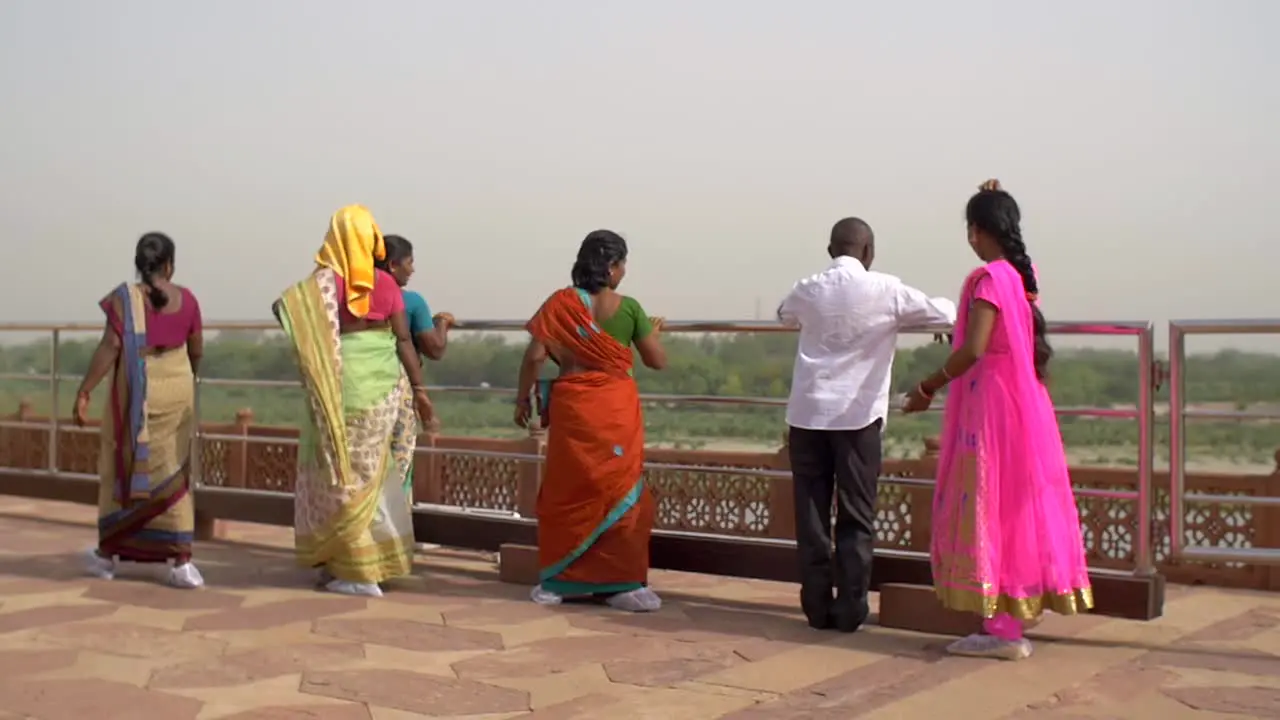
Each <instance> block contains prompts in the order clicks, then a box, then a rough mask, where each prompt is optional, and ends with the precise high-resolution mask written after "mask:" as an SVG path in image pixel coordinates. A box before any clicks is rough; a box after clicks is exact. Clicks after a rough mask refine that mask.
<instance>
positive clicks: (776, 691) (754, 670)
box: [0, 497, 1280, 720]
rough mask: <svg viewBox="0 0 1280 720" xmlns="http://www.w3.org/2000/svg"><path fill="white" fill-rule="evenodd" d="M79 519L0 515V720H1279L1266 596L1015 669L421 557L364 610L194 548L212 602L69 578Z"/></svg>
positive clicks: (723, 602) (241, 535)
mask: <svg viewBox="0 0 1280 720" xmlns="http://www.w3.org/2000/svg"><path fill="white" fill-rule="evenodd" d="M92 521H93V511H92V510H91V509H90V508H87V507H80V506H74V505H67V504H60V503H48V502H37V501H30V500H25V499H18V498H10V497H5V498H0V718H38V719H39V720H85V719H86V718H93V719H94V720H117V719H119V720H126V719H127V720H137V719H138V718H146V719H147V720H152V719H154V720H193V719H199V720H205V719H212V718H226V719H228V720H230V719H235V720H268V719H271V718H275V719H281V720H283V719H286V718H292V719H297V720H301V719H302V718H312V719H315V720H409V719H410V718H423V717H434V718H441V717H443V718H453V719H454V720H463V719H466V720H482V719H483V720H507V719H514V718H520V719H521V720H553V719H554V720H579V719H581V720H587V719H591V720H597V719H599V718H619V719H620V720H627V719H635V720H642V719H649V718H652V719H654V720H702V719H703V718H732V719H734V720H764V719H765V718H785V719H787V720H818V719H828V718H829V719H831V720H836V719H839V720H845V719H847V718H892V719H894V720H909V719H912V718H930V719H931V720H932V719H934V718H948V717H958V718H984V719H995V718H1010V719H1012V718H1019V719H1031V718H1045V719H1049V718H1123V719H1125V720H1141V719H1143V718H1158V719H1159V720H1180V719H1182V718H1188V719H1191V718H1196V719H1200V718H1236V719H1238V718H1241V717H1264V718H1280V657H1278V656H1280V596H1277V595H1273V594H1262V593H1244V592H1232V591H1223V590H1215V589H1203V588H1199V589H1187V588H1174V589H1173V591H1172V593H1171V596H1170V598H1169V602H1168V605H1167V608H1166V613H1165V617H1164V618H1162V619H1161V620H1159V621H1156V622H1152V623H1136V622H1129V621H1120V620H1109V619H1105V618H1099V617H1084V618H1059V617H1053V618H1050V619H1048V620H1047V621H1046V622H1045V623H1044V624H1043V625H1041V627H1040V629H1039V631H1038V632H1037V633H1036V636H1037V638H1038V640H1039V642H1038V643H1037V653H1036V655H1035V657H1033V658H1032V659H1030V660H1028V661H1025V662H1021V663H1000V662H993V661H983V660H973V659H966V658H953V657H948V656H945V655H944V654H943V653H942V647H943V646H944V645H945V644H946V640H945V639H943V638H938V637H932V636H926V635H918V634H913V633H908V632H899V631H892V630H886V629H882V628H878V627H870V628H867V629H866V630H864V631H862V632H859V633H857V634H855V635H849V636H844V635H837V634H831V633H822V632H817V631H813V630H810V629H809V628H808V627H806V626H805V625H804V624H803V623H802V622H801V619H800V617H799V614H798V613H797V611H796V609H795V604H794V589H793V588H792V587H790V586H786V585H782V584H777V583H766V582H757V581H745V580H736V579H723V578H713V577H705V576H697V575H688V574H680V573H669V572H659V573H655V575H654V578H653V580H654V585H655V587H656V588H657V589H658V590H659V591H660V592H661V593H662V594H663V595H664V596H665V598H666V600H667V606H666V607H664V608H663V610H662V611H661V612H660V613H657V614H653V615H648V616H627V615H621V614H618V613H616V612H614V611H611V610H609V609H607V608H601V607H569V608H559V609H544V608H540V607H538V606H535V605H533V604H532V603H530V602H528V601H527V600H526V599H525V598H526V592H527V589H526V588H521V587H513V586H510V585H503V584H501V583H499V582H497V579H496V571H495V568H494V565H493V561H492V558H491V557H485V556H482V555H480V554H475V553H461V552H448V551H443V550H440V551H432V552H427V553H423V554H421V555H420V556H419V558H418V568H417V570H418V574H417V576H416V577H414V578H412V579H409V580H406V581H404V582H402V583H399V584H397V585H396V586H395V588H394V591H393V592H389V593H388V594H387V596H386V597H385V598H383V599H381V600H365V599H356V598H345V597H335V596H333V595H328V594H323V593H319V592H316V591H314V590H312V589H311V587H310V586H309V584H308V578H307V576H306V575H305V574H303V573H301V572H300V571H297V570H295V569H293V568H292V565H291V557H290V552H289V543H290V540H291V538H290V533H289V531H288V530H287V529H280V528H269V527H262V526H254V525H238V526H233V527H232V529H231V541H229V542H225V543H208V544H205V545H202V546H201V547H200V548H199V561H200V567H201V568H202V569H203V572H204V575H205V578H206V579H207V580H208V582H209V587H208V588H206V589H204V590H201V591H196V592H191V591H182V590H173V589H169V588H165V587H160V586H157V585H156V584H154V583H152V582H150V581H148V579H147V578H146V577H145V576H143V577H139V578H137V579H131V578H126V579H120V580H116V581H115V582H103V581H98V580H88V579H84V578H81V577H79V576H78V573H77V565H76V562H75V557H74V552H75V551H76V550H78V549H80V548H83V547H85V546H86V545H88V544H89V543H90V542H91V541H92V540H93V538H94V531H93V529H92V528H93V526H92Z"/></svg>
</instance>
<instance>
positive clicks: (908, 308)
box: [778, 218, 956, 632]
mask: <svg viewBox="0 0 1280 720" xmlns="http://www.w3.org/2000/svg"><path fill="white" fill-rule="evenodd" d="M827 252H828V254H830V255H831V259H832V263H831V266H830V267H828V268H827V269H826V270H824V271H822V272H820V273H818V274H817V275H812V276H810V277H807V278H804V279H802V280H800V281H799V282H797V283H796V284H795V287H794V288H792V290H791V293H790V294H789V295H787V297H786V299H785V300H783V301H782V305H781V306H779V307H778V319H779V320H780V321H781V322H782V323H783V324H785V325H788V326H790V327H795V328H799V330H800V344H799V347H798V348H797V351H796V362H795V368H794V370H793V373H792V379H791V397H790V399H789V400H788V401H787V425H788V426H790V434H789V443H788V444H789V446H790V457H791V475H792V482H793V485H794V490H795V512H796V548H797V551H798V555H799V561H800V577H801V587H800V605H801V607H802V608H803V609H804V614H805V616H806V617H808V619H809V625H810V626H812V627H814V628H818V629H827V628H833V627H834V628H837V629H839V630H841V631H843V632H853V631H855V630H857V629H858V627H859V626H860V625H861V624H862V623H863V622H864V621H865V620H866V619H867V614H868V612H869V607H868V605H867V593H868V591H869V590H870V587H871V561H872V550H873V546H874V543H875V516H876V486H877V481H878V480H879V477H880V464H881V458H880V453H881V447H880V441H881V434H882V432H883V430H884V422H885V417H886V416H887V415H888V414H889V389H890V385H889V373H890V370H891V369H892V367H893V356H894V352H895V350H896V347H897V339H898V332H899V331H900V330H902V329H903V328H905V327H911V326H922V325H930V324H948V323H954V322H955V319H956V306H955V303H953V302H952V301H950V300H948V299H946V298H930V297H928V296H927V295H925V294H924V293H922V292H920V291H919V290H916V289H915V288H912V287H910V286H908V285H906V284H904V283H903V282H902V281H901V280H899V279H898V278H896V277H894V276H892V275H886V274H884V273H878V272H872V271H871V261H872V260H873V259H874V257H875V236H874V234H873V233H872V232H871V227H870V226H869V225H867V224H866V223H865V222H863V221H862V220H859V219H858V218H845V219H844V220H841V221H840V222H838V223H836V224H835V226H834V227H833V228H831V242H830V244H829V245H828V246H827ZM833 494H834V496H835V505H836V525H835V535H836V538H835V558H834V559H835V563H834V568H833V563H832V542H831V505H832V496H833ZM833 590H834V591H835V597H834V598H833Z"/></svg>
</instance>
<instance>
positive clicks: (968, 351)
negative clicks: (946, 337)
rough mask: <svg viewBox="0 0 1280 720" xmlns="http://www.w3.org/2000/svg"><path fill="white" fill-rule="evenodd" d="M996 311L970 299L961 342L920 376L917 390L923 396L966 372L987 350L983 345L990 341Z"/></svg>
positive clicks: (984, 303) (992, 306)
mask: <svg viewBox="0 0 1280 720" xmlns="http://www.w3.org/2000/svg"><path fill="white" fill-rule="evenodd" d="M999 312H1000V311H999V310H998V309H996V306H995V305H992V304H991V303H989V302H987V301H986V300H974V301H973V306H972V307H971V308H969V320H968V325H967V327H966V328H965V335H964V344H962V345H961V346H960V347H958V348H956V349H955V351H953V352H952V353H951V355H950V356H949V357H948V358H947V361H946V362H945V363H943V364H942V368H941V369H940V370H938V371H937V372H935V373H934V374H932V375H930V376H929V377H927V378H925V379H924V382H922V383H920V389H921V390H923V391H924V393H925V394H926V395H936V394H937V392H938V391H939V390H941V389H942V388H944V387H946V385H947V383H949V382H951V381H952V380H953V379H955V378H958V377H960V376H961V375H963V374H965V373H966V372H968V371H969V368H971V367H973V366H974V365H976V364H977V363H978V361H979V360H981V359H982V356H983V355H984V354H986V352H987V344H988V343H990V342H991V331H992V330H993V329H994V328H995V326H996V317H997V316H998V314H999Z"/></svg>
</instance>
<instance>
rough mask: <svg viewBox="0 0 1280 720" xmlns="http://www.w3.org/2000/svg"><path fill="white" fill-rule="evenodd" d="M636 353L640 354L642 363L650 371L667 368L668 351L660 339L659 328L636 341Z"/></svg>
mask: <svg viewBox="0 0 1280 720" xmlns="http://www.w3.org/2000/svg"><path fill="white" fill-rule="evenodd" d="M636 351H637V352H639V353H640V362H642V363H644V366H645V367H647V368H649V369H650V370H661V369H663V368H665V367H666V366H667V350H666V348H664V347H662V341H661V340H659V339H658V328H656V327H655V328H654V329H653V332H650V333H649V334H648V335H645V336H644V337H643V338H641V339H639V340H637V341H636Z"/></svg>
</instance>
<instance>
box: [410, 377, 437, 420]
mask: <svg viewBox="0 0 1280 720" xmlns="http://www.w3.org/2000/svg"><path fill="white" fill-rule="evenodd" d="M413 409H414V410H415V411H416V412H417V413H418V420H420V421H421V422H422V427H423V428H425V429H428V430H430V429H435V427H436V426H437V422H436V409H435V406H434V405H432V404H431V397H430V396H428V395H427V389H426V388H424V387H416V388H414V389H413Z"/></svg>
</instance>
